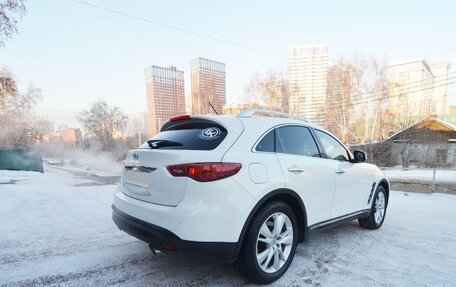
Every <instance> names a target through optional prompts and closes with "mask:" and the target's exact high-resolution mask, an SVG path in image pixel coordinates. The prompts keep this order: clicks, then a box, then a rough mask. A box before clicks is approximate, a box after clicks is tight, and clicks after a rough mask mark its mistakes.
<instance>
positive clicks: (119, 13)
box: [70, 0, 288, 59]
mask: <svg viewBox="0 0 456 287" xmlns="http://www.w3.org/2000/svg"><path fill="white" fill-rule="evenodd" d="M70 1H72V2H75V3H78V4H81V5H85V6H88V7H91V8H95V9H98V10H102V11H105V12H110V13H113V14H117V15H121V16H124V17H128V18H132V19H136V20H139V21H143V22H147V23H151V24H154V25H157V26H161V27H164V28H167V29H170V30H175V31H179V32H182V33H187V34H190V35H193V36H197V37H200V38H205V39H208V40H212V41H216V42H220V43H224V44H227V45H231V46H234V47H238V48H242V49H247V50H250V51H253V52H257V53H262V54H267V55H271V56H275V57H280V58H285V59H288V57H286V56H283V55H280V54H276V53H273V52H270V51H266V50H262V49H258V48H255V47H251V46H247V45H244V44H240V43H236V42H233V41H228V40H225V39H222V38H219V37H215V36H212V35H207V34H203V33H200V32H195V31H192V30H188V29H185V28H181V27H178V26H174V25H170V24H166V23H161V22H159V21H156V20H152V19H148V18H144V17H140V16H136V15H133V14H129V13H126V12H122V11H119V10H114V9H111V8H106V7H101V6H97V5H95V4H91V3H88V2H84V1H79V0H70Z"/></svg>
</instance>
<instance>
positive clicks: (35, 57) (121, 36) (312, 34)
mask: <svg viewBox="0 0 456 287" xmlns="http://www.w3.org/2000/svg"><path fill="white" fill-rule="evenodd" d="M81 1H84V2H86V3H90V4H93V5H96V6H101V7H104V8H108V9H112V10H116V11H120V12H123V13H126V14H129V15H133V16H135V17H140V18H144V19H147V20H150V21H153V22H159V23H161V24H165V25H172V26H175V27H178V28H180V29H184V30H188V31H192V32H196V33H199V34H204V35H207V36H210V37H215V38H219V39H222V40H223V41H227V42H232V43H236V44H240V45H243V46H247V47H251V48H253V49H256V50H252V49H248V48H241V47H238V46H235V45H230V44H227V43H224V42H220V41H214V40H211V39H208V38H205V37H200V36H197V35H194V34H191V33H186V32H183V31H179V30H175V29H170V28H167V27H164V26H162V25H157V24H153V23H150V22H146V21H143V20H138V19H135V18H132V17H126V16H122V15H119V14H115V13H111V12H108V11H104V10H100V9H96V8H94V7H90V6H87V5H84V4H81V3H78V2H77V1H74V0H40V1H38V0H28V1H27V2H26V6H27V10H28V13H27V14H26V15H25V16H24V17H23V19H22V20H21V21H20V23H19V25H18V29H19V34H17V35H14V36H13V38H12V39H10V40H7V42H6V44H5V47H3V48H0V67H1V66H7V67H8V68H10V69H11V70H12V71H13V72H14V74H15V75H16V77H17V79H18V80H19V84H20V87H21V88H22V89H25V88H26V87H27V85H28V84H29V83H30V82H33V83H34V84H35V85H36V86H38V87H39V88H41V89H42V95H43V99H42V101H41V102H40V103H39V106H38V109H39V111H40V112H41V113H42V114H43V115H44V116H47V117H48V118H50V119H51V120H54V121H56V122H59V121H63V120H62V118H69V117H70V116H71V115H73V116H74V115H75V114H77V113H78V112H79V111H80V110H81V109H83V108H87V107H88V106H89V104H90V103H93V102H95V101H96V100H98V99H104V100H106V101H107V102H108V104H110V105H116V106H118V107H120V108H121V110H123V111H124V112H126V113H135V112H139V111H145V110H146V96H145V88H144V68H145V67H146V66H149V65H161V66H168V65H173V66H176V67H177V68H178V69H180V70H183V71H184V73H185V81H186V83H185V85H186V90H187V91H189V89H190V77H189V70H190V60H191V59H193V58H196V57H204V58H208V59H212V60H216V61H221V62H224V63H226V84H227V101H229V102H236V101H238V100H239V98H240V96H241V95H242V92H243V87H244V86H245V85H247V84H248V82H249V80H250V79H251V77H252V76H253V75H254V73H255V72H259V73H266V72H268V71H271V70H272V71H278V72H280V71H282V72H286V70H287V62H288V59H287V57H288V49H289V47H290V46H292V45H304V44H318V43H327V44H328V45H329V59H330V61H331V60H336V59H338V58H340V57H351V56H353V55H355V54H361V55H365V56H372V57H375V58H376V59H377V60H378V61H380V62H393V61H399V60H403V59H410V58H425V59H427V60H428V61H429V62H434V61H446V62H450V63H451V65H452V68H451V71H450V72H452V71H454V69H455V68H456V37H455V36H454V35H455V34H454V33H455V31H454V28H455V27H456V17H455V16H454V13H455V12H456V2H454V1H432V2H429V1H376V2H373V1H355V0H346V1H324V0H323V1H267V0H266V1H265V0H263V1H238V0H234V1H209V0H205V1H203V0H193V1H183V0H182V1H175V0H168V1H164V0H154V1H151V0H132V1H120V0H111V1H102V0H81ZM455 99H456V89H455V88H453V87H452V88H451V89H450V103H456V100H455ZM67 122H68V124H70V125H72V124H76V121H75V120H74V117H73V119H72V120H70V119H68V120H67Z"/></svg>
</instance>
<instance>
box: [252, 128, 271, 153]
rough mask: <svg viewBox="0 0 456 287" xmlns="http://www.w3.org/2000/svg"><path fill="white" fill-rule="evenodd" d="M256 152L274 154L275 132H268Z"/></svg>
mask: <svg viewBox="0 0 456 287" xmlns="http://www.w3.org/2000/svg"><path fill="white" fill-rule="evenodd" d="M255 150H256V151H262V152H274V150H275V148H274V130H272V131H270V132H268V133H267V134H266V135H265V136H264V137H263V138H262V139H261V141H260V142H259V143H258V144H257V146H256V148H255Z"/></svg>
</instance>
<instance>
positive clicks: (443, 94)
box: [431, 63, 450, 114]
mask: <svg viewBox="0 0 456 287" xmlns="http://www.w3.org/2000/svg"><path fill="white" fill-rule="evenodd" d="M431 70H432V73H433V74H434V101H435V107H436V113H437V114H447V113H448V112H449V106H448V76H449V73H450V64H449V63H432V64H431Z"/></svg>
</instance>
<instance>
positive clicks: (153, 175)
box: [121, 116, 243, 206]
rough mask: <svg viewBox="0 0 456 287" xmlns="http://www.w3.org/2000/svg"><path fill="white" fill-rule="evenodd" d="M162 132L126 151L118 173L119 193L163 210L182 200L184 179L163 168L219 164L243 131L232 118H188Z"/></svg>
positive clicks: (185, 180)
mask: <svg viewBox="0 0 456 287" xmlns="http://www.w3.org/2000/svg"><path fill="white" fill-rule="evenodd" d="M164 128H165V129H162V132H160V133H159V134H157V135H156V136H154V137H153V138H151V139H150V140H149V143H147V142H146V143H145V144H143V145H142V146H141V147H140V148H138V149H134V150H130V151H129V152H128V154H127V158H126V160H125V166H124V168H123V171H122V180H121V184H122V190H123V192H124V193H125V194H127V195H128V196H130V197H133V198H136V199H139V200H143V201H147V202H151V203H156V204H161V205H167V206H177V205H178V204H179V203H180V202H181V201H182V199H183V197H184V195H185V190H186V184H187V181H188V180H192V179H189V178H187V177H174V176H172V175H171V174H170V173H169V172H168V170H167V166H170V165H176V164H185V163H199V162H220V161H221V160H222V158H223V155H224V154H225V153H226V151H227V150H228V149H229V148H230V146H231V145H232V144H233V143H234V142H235V141H236V139H237V138H238V137H239V135H240V134H241V133H242V131H243V126H242V123H241V122H240V121H239V120H238V119H237V118H235V117H224V116H220V117H215V116H213V117H197V118H196V117H192V118H191V119H186V120H181V121H179V122H176V123H172V122H168V123H166V124H165V125H164Z"/></svg>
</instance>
